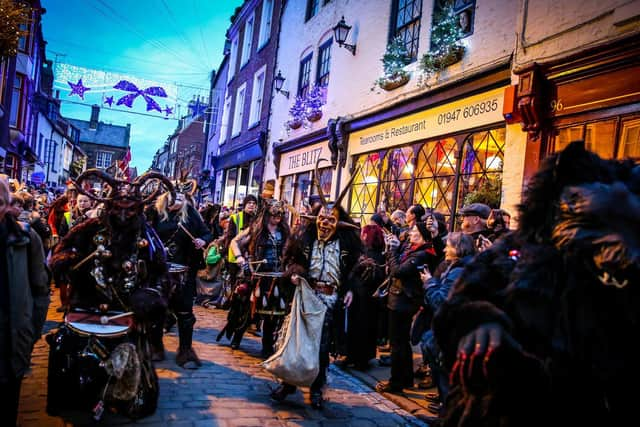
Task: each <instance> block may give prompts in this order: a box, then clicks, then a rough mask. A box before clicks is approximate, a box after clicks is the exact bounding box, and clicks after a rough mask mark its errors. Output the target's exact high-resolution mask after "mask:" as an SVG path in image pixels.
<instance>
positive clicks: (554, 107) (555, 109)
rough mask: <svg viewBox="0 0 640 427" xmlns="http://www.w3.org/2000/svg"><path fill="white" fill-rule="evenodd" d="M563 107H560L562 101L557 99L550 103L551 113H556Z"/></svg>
mask: <svg viewBox="0 0 640 427" xmlns="http://www.w3.org/2000/svg"><path fill="white" fill-rule="evenodd" d="M563 108H564V105H562V100H560V99H558V100H557V101H556V100H555V99H554V100H553V101H551V112H553V113H556V112H558V111H562V109H563Z"/></svg>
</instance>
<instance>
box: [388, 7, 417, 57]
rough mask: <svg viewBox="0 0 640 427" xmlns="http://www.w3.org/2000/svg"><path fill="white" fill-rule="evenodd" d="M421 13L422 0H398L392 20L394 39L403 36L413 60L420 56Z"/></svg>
mask: <svg viewBox="0 0 640 427" xmlns="http://www.w3.org/2000/svg"><path fill="white" fill-rule="evenodd" d="M421 15H422V1H421V0H397V9H396V16H395V19H394V20H393V21H392V25H393V26H394V31H393V32H392V33H393V34H392V39H393V38H395V37H397V36H400V37H401V38H402V40H403V41H404V43H405V46H406V48H407V51H408V52H409V56H410V57H411V59H412V60H415V59H416V58H417V57H418V41H419V39H420V18H421Z"/></svg>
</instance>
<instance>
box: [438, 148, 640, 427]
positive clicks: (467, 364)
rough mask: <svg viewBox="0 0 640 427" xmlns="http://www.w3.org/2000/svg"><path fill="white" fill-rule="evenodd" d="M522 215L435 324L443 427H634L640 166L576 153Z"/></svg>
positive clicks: (560, 163) (543, 172) (528, 195)
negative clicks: (445, 376) (444, 380)
mask: <svg viewBox="0 0 640 427" xmlns="http://www.w3.org/2000/svg"><path fill="white" fill-rule="evenodd" d="M519 213H520V229H518V230H517V231H515V232H513V233H511V234H509V235H507V236H505V237H503V238H502V239H500V240H498V241H497V242H496V243H495V244H494V245H493V246H492V247H491V248H489V249H488V250H486V251H484V252H482V253H480V254H479V255H478V256H476V258H475V259H474V260H473V261H472V262H471V263H470V264H469V265H468V266H467V267H466V268H465V270H464V272H463V274H462V276H461V277H460V279H459V280H458V281H457V282H456V284H455V285H454V287H453V289H452V293H451V294H450V296H449V300H448V301H447V302H446V303H445V304H444V306H443V307H442V308H441V310H440V311H439V312H438V313H437V315H436V317H435V319H434V331H435V334H436V339H437V341H438V344H439V345H440V347H441V348H442V350H443V353H444V354H443V356H444V363H445V368H447V369H448V370H449V371H450V374H451V377H450V379H451V381H450V382H451V391H450V394H449V396H448V399H447V402H446V408H445V409H446V412H445V417H444V425H447V426H467V425H469V426H497V425H499V426H518V427H520V426H540V425H598V426H602V425H607V426H615V425H628V424H629V423H633V422H632V421H630V420H632V419H633V415H634V414H635V412H634V411H633V409H634V406H635V393H633V392H631V393H629V391H628V390H633V389H634V387H635V386H636V385H637V384H638V381H640V364H638V362H637V358H638V349H639V347H640V346H639V345H638V341H637V338H638V336H640V288H639V285H640V283H639V282H640V221H638V218H640V167H639V166H634V164H633V163H632V162H630V161H614V160H603V159H601V158H599V157H598V156H597V155H595V154H593V153H591V152H588V151H586V150H585V148H584V144H583V143H582V142H574V143H572V144H570V145H569V146H568V147H567V148H566V149H565V150H564V151H563V152H561V153H558V154H555V155H553V156H551V157H549V158H548V159H546V161H545V162H544V164H543V166H542V167H541V169H540V171H539V172H538V173H537V174H536V176H535V177H534V178H533V180H532V182H531V183H530V185H529V187H528V189H527V190H526V192H525V195H524V198H523V203H522V205H520V207H519ZM624 390H627V391H624ZM551 414H554V415H551Z"/></svg>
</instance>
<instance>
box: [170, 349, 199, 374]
mask: <svg viewBox="0 0 640 427" xmlns="http://www.w3.org/2000/svg"><path fill="white" fill-rule="evenodd" d="M176 364H177V365H178V366H180V367H181V368H184V369H198V368H199V367H201V366H202V362H201V361H200V358H199V357H198V355H197V354H196V352H195V350H194V349H193V347H189V348H182V347H180V348H178V354H176Z"/></svg>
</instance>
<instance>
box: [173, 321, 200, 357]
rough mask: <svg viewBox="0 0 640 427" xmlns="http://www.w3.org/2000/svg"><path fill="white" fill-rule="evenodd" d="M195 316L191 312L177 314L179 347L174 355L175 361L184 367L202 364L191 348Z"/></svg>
mask: <svg viewBox="0 0 640 427" xmlns="http://www.w3.org/2000/svg"><path fill="white" fill-rule="evenodd" d="M195 323H196V318H195V316H194V315H193V313H179V314H178V339H179V342H180V344H179V347H178V354H177V355H176V363H177V364H178V366H181V367H183V368H185V369H197V368H199V367H201V366H202V362H201V361H200V359H199V358H198V355H197V354H196V352H195V350H194V349H193V346H192V343H193V325H194V324H195Z"/></svg>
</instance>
